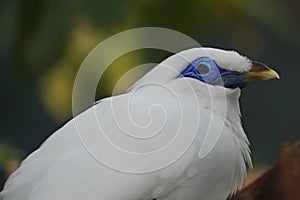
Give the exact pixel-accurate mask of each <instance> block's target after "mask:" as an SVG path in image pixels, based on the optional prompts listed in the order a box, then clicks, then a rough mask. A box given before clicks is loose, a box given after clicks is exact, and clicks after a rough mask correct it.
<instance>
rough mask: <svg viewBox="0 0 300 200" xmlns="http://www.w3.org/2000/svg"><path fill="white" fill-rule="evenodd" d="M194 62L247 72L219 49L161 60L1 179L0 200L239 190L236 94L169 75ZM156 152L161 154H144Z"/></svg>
mask: <svg viewBox="0 0 300 200" xmlns="http://www.w3.org/2000/svg"><path fill="white" fill-rule="evenodd" d="M204 56H205V57H210V58H212V59H214V60H215V61H216V63H217V64H218V66H219V67H220V68H223V69H227V70H233V71H238V72H248V71H250V70H251V68H252V63H251V61H250V60H249V59H247V58H245V57H243V56H241V55H239V54H238V53H236V52H232V51H224V50H219V49H212V48H197V49H190V50H187V51H183V52H181V53H178V54H176V55H174V56H171V57H170V58H168V59H166V60H165V61H163V62H162V63H161V64H159V65H158V66H157V67H155V68H154V69H153V70H152V71H150V72H149V73H148V74H147V75H145V76H144V77H143V78H141V79H140V80H139V81H138V82H137V83H136V84H134V85H133V86H132V87H131V89H130V90H129V92H128V93H126V94H123V95H119V96H114V97H110V98H106V99H103V100H101V101H99V102H98V103H97V104H96V105H94V106H93V107H92V108H90V109H88V110H87V111H85V112H83V113H82V114H80V115H78V116H76V117H75V118H74V119H72V120H71V121H69V122H68V123H67V124H66V125H65V126H63V127H62V128H60V129H59V130H58V131H56V132H55V133H54V134H53V135H52V136H51V137H50V138H48V139H47V140H46V142H44V144H43V145H42V146H41V147H40V148H39V149H37V150H36V151H35V152H33V153H32V154H30V155H29V156H28V157H27V158H26V159H25V160H24V161H23V162H22V165H21V166H20V167H19V169H17V171H16V172H14V173H13V174H12V175H11V176H10V177H9V179H8V181H7V182H6V184H5V187H4V189H3V191H2V192H1V198H2V200H71V199H72V200H77V199H78V200H79V199H86V200H151V199H155V198H157V199H160V200H182V199H184V200H196V199H213V200H218V199H220V200H221V199H226V198H227V197H228V196H229V195H230V194H232V193H234V192H235V191H236V190H237V189H238V188H240V187H241V186H242V183H243V180H244V178H245V175H246V164H245V161H246V162H248V164H250V165H251V159H250V155H249V154H250V151H249V148H248V140H247V137H246V135H245V133H244V131H243V128H242V126H241V122H240V110H239V100H238V99H239V96H240V89H239V88H235V89H229V88H225V87H222V86H215V85H210V84H206V83H204V82H201V81H199V80H197V79H194V78H189V77H184V78H177V77H178V75H179V74H180V73H181V72H182V71H183V70H184V69H185V68H186V67H187V66H188V65H189V63H191V62H192V61H193V60H195V59H197V58H199V57H204ZM132 122H134V123H132ZM99 127H101V129H99ZM103 133H104V134H103ZM135 137H137V138H138V139H137V138H135ZM205 137H206V139H205ZM141 138H144V139H141ZM174 138H175V139H174ZM107 139H110V140H111V141H113V143H114V144H115V145H116V147H119V148H112V147H111V146H109V145H108V143H107ZM172 139H174V140H172ZM170 141H172V142H171V143H170V145H167V144H169V142H170ZM166 145H167V147H168V148H166V149H164V153H165V155H164V154H160V155H159V156H153V155H152V154H146V153H147V152H154V151H155V150H157V149H162V147H165V146H166ZM121 149H126V150H127V152H125V153H124V152H122V151H121ZM200 149H202V150H204V151H202V150H200ZM130 152H139V153H145V155H144V156H140V154H139V155H132V156H127V155H128V153H130ZM172 152H174V153H172ZM201 152H202V153H201ZM203 152H204V153H203ZM123 153H124V155H123ZM175 154H176V155H177V154H178V155H180V156H179V157H178V159H175V160H173V158H172V156H174V155H175ZM201 155H202V156H201ZM151 156H152V157H151ZM168 159H169V160H168ZM172 161H174V162H172ZM162 166H163V167H162ZM135 170H137V171H138V172H147V173H132V172H134V171H135Z"/></svg>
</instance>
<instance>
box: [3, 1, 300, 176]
mask: <svg viewBox="0 0 300 200" xmlns="http://www.w3.org/2000/svg"><path fill="white" fill-rule="evenodd" d="M299 10H300V1H298V0H285V1H283V0H265V1H258V0H245V1H240V0H203V1H198V0H194V1H179V0H160V1H158V0H157V1H152V0H112V1H100V0H90V1H83V0H74V1H73V0H72V1H70V0H65V1H61V0H43V1H41V0H26V1H25V0H24V1H22V0H2V1H0V25H1V26H0V94H1V98H0V102H1V115H0V170H1V171H2V174H6V175H7V173H10V171H11V170H13V168H14V167H15V166H16V165H17V163H18V162H19V161H20V160H21V159H23V158H24V156H26V155H27V154H28V153H30V152H31V151H33V150H34V149H35V148H37V147H38V146H39V145H40V144H41V143H42V142H43V141H44V140H45V139H46V138H47V137H48V136H49V135H50V134H51V133H52V132H53V131H55V130H56V129H58V128H59V127H60V126H62V125H63V124H64V123H65V122H66V121H67V120H69V119H70V118H71V116H72V115H71V95H72V86H73V81H74V78H75V76H76V72H77V70H78V68H79V66H80V64H81V62H82V61H83V59H84V58H85V57H86V56H87V54H88V53H89V52H90V51H91V50H92V49H93V47H95V46H96V45H97V44H98V43H99V42H101V41H103V40H104V39H106V38H108V37H110V36H112V35H114V34H116V33H119V32H120V31H124V30H127V29H131V28H136V27H143V26H156V27H165V28H171V29H174V30H177V31H180V32H182V33H184V34H187V35H189V36H191V37H193V38H194V39H196V40H197V41H198V42H199V43H200V44H201V45H203V46H212V47H219V48H224V49H234V50H237V51H239V52H240V53H242V54H244V55H247V56H248V57H249V58H251V59H253V60H259V61H261V62H264V63H265V64H267V65H269V66H270V67H272V68H274V69H276V70H277V71H278V72H279V74H280V76H281V79H280V80H272V81H268V82H264V83H260V84H253V85H250V86H248V87H246V88H245V89H244V90H243V95H242V98H241V107H242V113H243V122H244V127H245V130H246V132H247V133H248V136H249V139H250V141H251V143H252V147H251V148H252V150H253V154H254V160H255V164H271V163H273V162H274V161H275V160H276V158H277V155H278V153H279V150H280V145H281V143H282V142H283V141H290V142H293V141H295V140H296V139H297V138H299V136H300V132H299V123H300V120H299V111H300V105H299V102H300V94H299V82H298V81H299V73H300V66H299V57H300V55H299V53H300V51H299V50H300V37H299V36H300V26H299V21H300V15H299ZM145 55H148V56H145ZM168 55H170V53H167V52H162V51H158V50H147V51H145V52H144V53H142V54H139V53H134V52H133V53H130V54H128V55H126V56H123V57H122V58H120V59H118V61H117V62H116V63H114V65H118V66H122V67H121V68H120V67H119V68H117V67H112V68H111V69H110V70H108V71H107V72H106V74H105V77H104V78H103V79H101V81H102V82H103V84H102V85H104V86H105V87H103V88H101V89H99V94H98V95H97V97H98V98H101V97H103V96H109V95H110V94H111V91H112V89H113V87H114V83H115V82H116V80H117V78H118V77H120V74H122V73H123V72H126V70H128V69H130V67H133V66H136V65H137V64H142V63H146V62H148V61H152V62H159V61H161V60H162V59H164V58H165V57H166V56H168ZM6 175H3V176H6ZM2 179H3V177H2Z"/></svg>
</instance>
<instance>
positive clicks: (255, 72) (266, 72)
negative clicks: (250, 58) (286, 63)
mask: <svg viewBox="0 0 300 200" xmlns="http://www.w3.org/2000/svg"><path fill="white" fill-rule="evenodd" d="M243 74H244V75H245V77H246V78H247V80H248V81H250V82H258V81H265V80H270V79H274V78H277V79H279V78H280V77H279V74H278V73H277V72H276V71H275V70H273V69H271V68H269V67H267V66H266V65H264V64H263V63H259V62H252V68H251V70H250V71H249V72H244V73H243Z"/></svg>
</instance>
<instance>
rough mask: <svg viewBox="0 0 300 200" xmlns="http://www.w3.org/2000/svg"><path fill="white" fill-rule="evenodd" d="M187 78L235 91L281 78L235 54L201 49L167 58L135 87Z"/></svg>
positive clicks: (260, 64) (186, 51)
mask: <svg viewBox="0 0 300 200" xmlns="http://www.w3.org/2000/svg"><path fill="white" fill-rule="evenodd" d="M185 77H189V78H193V79H197V80H199V81H201V82H204V83H207V84H210V85H214V86H223V87H225V88H230V89H235V88H242V87H244V86H245V85H246V84H247V83H249V82H257V81H264V80H269V79H273V78H279V75H278V73H277V72H276V71H274V70H272V69H271V68H269V67H267V66H266V65H264V64H262V63H259V62H254V61H251V60H250V59H248V58H247V57H245V56H242V55H240V54H239V53H237V52H235V51H226V50H221V49H215V48H204V47H202V48H193V49H189V50H185V51H182V52H180V53H177V54H175V55H173V56H171V57H169V58H167V59H166V60H164V61H163V62H161V63H160V64H158V65H157V66H156V67H155V68H154V69H153V70H151V71H150V72H149V73H148V74H146V76H144V77H143V78H142V79H140V80H139V81H138V82H137V83H136V84H135V85H134V87H136V86H139V85H141V84H145V83H147V82H158V83H162V84H164V83H168V82H169V81H171V80H174V79H178V78H185Z"/></svg>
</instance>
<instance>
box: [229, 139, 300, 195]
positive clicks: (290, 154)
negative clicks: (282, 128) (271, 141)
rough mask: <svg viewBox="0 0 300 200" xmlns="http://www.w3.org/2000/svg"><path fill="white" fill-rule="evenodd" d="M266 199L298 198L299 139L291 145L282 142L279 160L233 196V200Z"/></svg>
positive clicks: (299, 172) (299, 170)
mask: <svg viewBox="0 0 300 200" xmlns="http://www.w3.org/2000/svg"><path fill="white" fill-rule="evenodd" d="M268 199H272V200H297V199H300V140H299V141H297V142H296V143H295V144H293V145H291V146H290V145H289V144H288V143H284V144H283V145H282V150H281V153H280V158H279V161H278V162H277V163H276V164H275V165H273V166H272V167H271V168H270V169H269V170H268V171H267V172H265V173H264V174H263V175H261V176H260V177H259V178H258V179H257V180H256V181H254V182H253V183H251V184H250V185H248V186H247V187H245V188H244V189H242V190H241V191H240V192H238V193H237V195H236V196H235V197H233V200H268Z"/></svg>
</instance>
